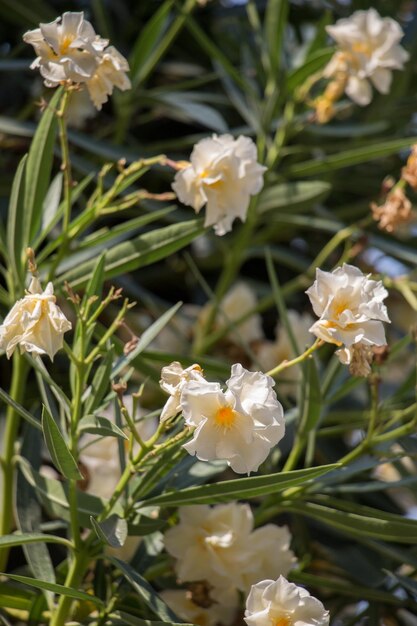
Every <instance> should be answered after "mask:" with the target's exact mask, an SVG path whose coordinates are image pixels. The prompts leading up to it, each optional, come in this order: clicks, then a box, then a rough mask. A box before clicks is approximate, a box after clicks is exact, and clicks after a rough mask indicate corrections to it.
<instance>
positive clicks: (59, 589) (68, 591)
mask: <svg viewBox="0 0 417 626" xmlns="http://www.w3.org/2000/svg"><path fill="white" fill-rule="evenodd" d="M0 576H2V577H3V576H6V577H7V578H10V580H15V581H16V582H18V583H23V584H25V585H29V586H30V587H35V589H45V590H46V591H52V593H56V594H58V595H60V596H68V597H69V598H74V599H75V600H83V601H84V602H92V603H93V604H97V605H99V606H104V603H103V602H102V601H101V600H100V599H99V598H96V597H95V596H92V595H90V594H89V593H84V592H83V591H77V590H76V589H72V588H70V587H65V585H58V584H56V583H48V582H46V581H45V580H36V579H35V578H30V577H29V576H17V575H16V574H0Z"/></svg>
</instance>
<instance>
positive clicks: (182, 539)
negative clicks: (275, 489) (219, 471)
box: [164, 502, 296, 606]
mask: <svg viewBox="0 0 417 626" xmlns="http://www.w3.org/2000/svg"><path fill="white" fill-rule="evenodd" d="M179 516H180V521H179V524H178V525H177V526H175V527H174V528H171V529H170V530H168V531H167V532H166V534H165V540H164V541H165V547H166V549H167V551H168V552H169V554H171V555H172V556H173V557H174V558H175V559H176V561H175V572H176V574H177V576H178V579H179V581H181V582H182V583H186V582H192V581H202V580H204V581H207V583H209V585H210V586H211V588H212V590H211V591H210V597H211V598H212V599H215V600H216V602H217V603H219V604H226V601H227V603H228V604H229V606H230V605H233V604H236V603H237V597H236V593H237V591H243V592H245V593H247V592H248V591H249V589H250V586H251V585H252V584H254V583H255V582H257V581H259V580H263V579H264V578H266V577H277V576H279V575H281V574H282V575H287V574H288V572H289V571H290V569H291V568H292V567H293V566H294V564H295V561H296V559H295V556H294V553H293V552H292V551H291V550H290V542H291V535H290V533H289V530H288V528H287V527H285V526H284V527H280V526H276V525H275V524H267V525H266V526H263V527H261V528H258V529H256V530H254V520H253V514H252V511H251V508H250V506H249V505H247V504H237V503H235V502H233V503H230V504H220V505H217V506H214V507H209V506H198V505H196V506H189V507H186V508H184V509H181V510H180V512H179Z"/></svg>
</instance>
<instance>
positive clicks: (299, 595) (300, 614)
mask: <svg viewBox="0 0 417 626" xmlns="http://www.w3.org/2000/svg"><path fill="white" fill-rule="evenodd" d="M245 622H246V623H247V624H248V626H271V624H272V625H273V626H327V625H328V624H329V612H328V611H326V609H325V608H324V606H323V604H322V603H321V602H320V601H319V600H317V599H316V598H314V597H313V596H311V595H310V594H309V592H308V591H307V590H306V589H304V588H303V587H298V586H297V585H294V584H293V583H290V582H288V580H286V579H285V578H284V577H283V576H280V577H279V578H278V580H276V581H274V580H262V581H261V582H258V583H257V584H256V585H253V587H252V589H251V591H250V593H249V596H248V599H247V601H246V611H245Z"/></svg>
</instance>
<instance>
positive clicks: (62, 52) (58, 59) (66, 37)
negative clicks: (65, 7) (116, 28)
mask: <svg viewBox="0 0 417 626" xmlns="http://www.w3.org/2000/svg"><path fill="white" fill-rule="evenodd" d="M23 41H25V42H26V43H28V44H30V45H32V46H33V48H34V49H35V52H36V54H37V55H38V56H37V58H36V59H35V61H34V62H33V63H32V65H31V68H32V69H35V68H39V71H40V73H41V75H42V76H43V78H44V81H45V85H46V86H47V87H56V86H57V85H59V84H60V83H61V82H62V81H67V80H69V81H72V82H74V83H83V82H85V81H86V80H88V79H89V78H91V77H92V76H93V74H94V72H95V70H96V67H97V57H98V56H99V55H100V53H101V52H102V50H104V48H105V47H106V46H107V44H108V41H107V39H102V38H101V37H99V36H98V35H96V33H95V32H94V28H93V27H92V25H91V24H90V22H88V21H87V20H85V19H84V13H82V12H80V13H74V12H71V11H69V12H67V13H64V14H63V16H62V18H61V17H58V18H57V19H56V20H55V21H53V22H50V23H49V24H40V27H39V28H35V30H30V31H28V32H27V33H25V34H24V35H23Z"/></svg>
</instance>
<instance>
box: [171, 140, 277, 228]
mask: <svg viewBox="0 0 417 626" xmlns="http://www.w3.org/2000/svg"><path fill="white" fill-rule="evenodd" d="M265 169H266V168H265V167H263V166H262V165H260V164H259V163H258V162H257V152H256V146H255V144H254V143H253V141H252V140H251V139H249V137H243V136H242V135H241V136H240V137H238V138H237V139H234V138H233V137H232V135H220V136H218V135H213V136H212V137H209V138H207V139H202V140H201V141H199V142H198V143H197V144H196V145H195V146H194V149H193V151H192V153H191V163H190V164H189V165H188V166H186V167H184V168H182V169H180V170H179V171H178V172H177V173H176V175H175V181H174V183H173V185H172V188H173V190H174V191H175V193H176V194H177V196H178V198H179V200H180V201H181V202H183V203H184V204H186V205H188V206H192V207H193V209H194V210H195V212H196V213H199V212H200V210H201V209H202V208H203V206H204V205H205V204H207V208H206V219H205V222H204V225H205V226H213V225H214V232H215V233H216V235H224V234H225V233H227V232H228V231H230V230H231V229H232V223H233V220H234V219H235V218H236V217H238V218H240V219H241V220H242V221H245V219H246V214H247V211H248V207H249V201H250V196H253V195H256V194H257V193H259V192H260V191H261V189H262V187H263V173H264V171H265Z"/></svg>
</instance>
